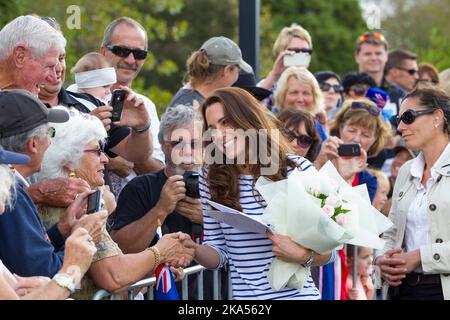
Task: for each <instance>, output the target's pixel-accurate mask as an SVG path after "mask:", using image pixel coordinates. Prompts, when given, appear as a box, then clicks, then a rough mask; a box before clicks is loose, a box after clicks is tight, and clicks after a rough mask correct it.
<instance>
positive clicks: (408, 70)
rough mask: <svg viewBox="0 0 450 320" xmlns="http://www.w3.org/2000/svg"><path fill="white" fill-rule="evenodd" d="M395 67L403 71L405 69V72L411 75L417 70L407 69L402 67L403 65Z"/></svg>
mask: <svg viewBox="0 0 450 320" xmlns="http://www.w3.org/2000/svg"><path fill="white" fill-rule="evenodd" d="M395 68H396V69H399V70H403V71H406V72H408V73H409V74H410V75H411V76H413V75H415V74H416V73H417V72H419V70H417V69H414V68H413V69H407V68H403V67H395Z"/></svg>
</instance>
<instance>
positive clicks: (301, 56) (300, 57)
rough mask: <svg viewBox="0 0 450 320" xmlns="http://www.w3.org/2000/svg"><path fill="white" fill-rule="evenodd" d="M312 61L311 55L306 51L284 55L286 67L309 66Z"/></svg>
mask: <svg viewBox="0 0 450 320" xmlns="http://www.w3.org/2000/svg"><path fill="white" fill-rule="evenodd" d="M310 62H311V55H310V54H309V53H306V52H299V53H294V54H286V55H285V56H284V57H283V64H284V66H285V67H290V66H297V67H305V68H308V67H309V63H310Z"/></svg>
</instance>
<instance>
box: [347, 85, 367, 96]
mask: <svg viewBox="0 0 450 320" xmlns="http://www.w3.org/2000/svg"><path fill="white" fill-rule="evenodd" d="M367 89H368V87H367V86H366V85H364V84H355V85H353V86H351V87H350V91H353V92H354V93H355V94H356V95H357V96H363V95H365V94H366V91H367Z"/></svg>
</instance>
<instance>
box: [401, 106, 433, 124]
mask: <svg viewBox="0 0 450 320" xmlns="http://www.w3.org/2000/svg"><path fill="white" fill-rule="evenodd" d="M435 111H436V109H426V110H419V111H414V110H412V109H408V110H406V111H405V112H403V113H402V115H401V116H397V126H398V125H399V124H400V121H403V123H404V124H411V123H413V122H414V121H416V118H417V117H420V116H423V115H426V114H431V113H433V112H435Z"/></svg>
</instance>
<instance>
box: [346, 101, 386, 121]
mask: <svg viewBox="0 0 450 320" xmlns="http://www.w3.org/2000/svg"><path fill="white" fill-rule="evenodd" d="M352 109H364V110H367V111H368V112H369V113H370V114H371V115H373V116H374V117H378V116H379V115H380V110H378V108H375V107H372V106H370V105H368V104H366V103H363V102H359V101H354V102H352Z"/></svg>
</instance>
